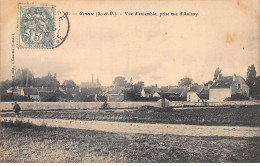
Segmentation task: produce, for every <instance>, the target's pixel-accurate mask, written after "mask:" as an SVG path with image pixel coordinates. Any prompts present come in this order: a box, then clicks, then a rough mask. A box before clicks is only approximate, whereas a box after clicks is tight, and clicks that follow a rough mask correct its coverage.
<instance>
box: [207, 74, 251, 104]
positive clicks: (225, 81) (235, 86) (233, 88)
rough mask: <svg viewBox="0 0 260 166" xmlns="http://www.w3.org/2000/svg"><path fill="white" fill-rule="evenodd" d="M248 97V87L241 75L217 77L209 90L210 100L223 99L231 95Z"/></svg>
mask: <svg viewBox="0 0 260 166" xmlns="http://www.w3.org/2000/svg"><path fill="white" fill-rule="evenodd" d="M236 94H239V95H242V96H244V97H249V87H248V85H247V84H246V82H245V80H244V78H243V77H241V76H236V75H235V74H234V75H233V76H225V77H221V78H219V77H218V78H217V80H215V81H214V83H213V84H212V86H211V87H210V90H209V100H210V101H224V100H225V99H227V98H231V97H232V96H233V95H236Z"/></svg>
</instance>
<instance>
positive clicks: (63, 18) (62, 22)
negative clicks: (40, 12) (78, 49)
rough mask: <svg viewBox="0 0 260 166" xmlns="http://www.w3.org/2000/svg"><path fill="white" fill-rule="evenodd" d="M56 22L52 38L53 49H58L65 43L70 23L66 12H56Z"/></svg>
mask: <svg viewBox="0 0 260 166" xmlns="http://www.w3.org/2000/svg"><path fill="white" fill-rule="evenodd" d="M56 20H57V21H56V26H55V29H54V37H53V47H52V48H53V49H54V48H57V47H59V46H60V45H62V44H63V43H64V42H65V40H66V39H67V37H68V34H69V30H70V22H69V18H68V15H67V14H66V12H63V11H58V12H57V14H56Z"/></svg>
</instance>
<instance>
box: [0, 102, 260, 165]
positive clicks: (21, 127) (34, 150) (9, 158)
mask: <svg viewBox="0 0 260 166" xmlns="http://www.w3.org/2000/svg"><path fill="white" fill-rule="evenodd" d="M259 108H260V106H243V107H236V108H235V107H222V108H220V107H218V108H216V107H215V108H171V107H170V108H164V109H162V108H154V107H149V106H147V107H141V108H139V109H135V110H129V109H111V110H49V111H42V110H38V111H37V110H35V111H26V110H24V111H22V117H31V118H44V119H45V118H46V119H54V118H55V119H74V120H98V121H120V122H135V123H165V124H192V125H213V126H222V125H225V126H254V127H259V126H260V125H259V120H260V119H259V117H260V109H259ZM1 116H2V117H13V116H14V113H13V112H10V111H9V112H8V111H7V112H1ZM0 124H1V126H0V128H1V133H0V140H1V142H0V146H1V155H0V156H1V162H112V163H114V162H134V163H140V162H141V163H143V162H146V163H147V162H156V163H157V162H160V163H161V162H179V163H180V162H195V163H196V162H260V149H259V147H260V139H259V137H253V138H241V137H240V138H235V137H221V136H219V137H216V136H212V137H201V136H197V137H192V136H175V135H153V134H130V133H109V132H101V131H89V130H80V129H66V128H52V127H46V126H35V125H33V124H30V123H21V122H15V123H13V122H4V121H2V122H1V123H0Z"/></svg>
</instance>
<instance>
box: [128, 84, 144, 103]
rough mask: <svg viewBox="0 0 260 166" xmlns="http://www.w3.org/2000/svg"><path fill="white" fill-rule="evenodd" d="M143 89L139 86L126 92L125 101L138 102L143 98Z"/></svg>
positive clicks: (136, 85)
mask: <svg viewBox="0 0 260 166" xmlns="http://www.w3.org/2000/svg"><path fill="white" fill-rule="evenodd" d="M141 89H142V87H140V86H139V85H138V84H135V85H134V86H132V87H131V88H128V89H125V90H124V99H125V100H126V101H138V100H140V97H141Z"/></svg>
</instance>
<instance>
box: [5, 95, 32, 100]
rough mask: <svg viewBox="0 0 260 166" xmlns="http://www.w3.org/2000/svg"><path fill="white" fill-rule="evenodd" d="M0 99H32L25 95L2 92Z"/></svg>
mask: <svg viewBox="0 0 260 166" xmlns="http://www.w3.org/2000/svg"><path fill="white" fill-rule="evenodd" d="M0 101H33V100H32V99H31V98H29V97H26V96H20V95H14V94H11V93H2V94H1V97H0Z"/></svg>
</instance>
